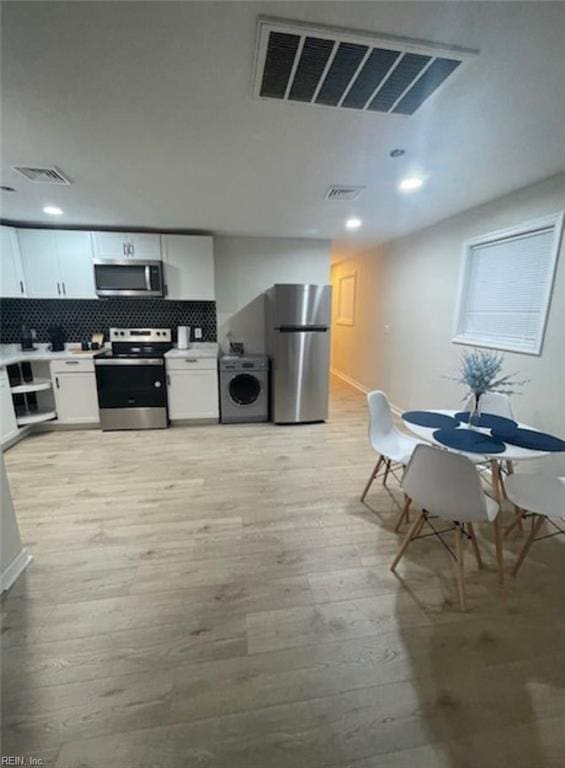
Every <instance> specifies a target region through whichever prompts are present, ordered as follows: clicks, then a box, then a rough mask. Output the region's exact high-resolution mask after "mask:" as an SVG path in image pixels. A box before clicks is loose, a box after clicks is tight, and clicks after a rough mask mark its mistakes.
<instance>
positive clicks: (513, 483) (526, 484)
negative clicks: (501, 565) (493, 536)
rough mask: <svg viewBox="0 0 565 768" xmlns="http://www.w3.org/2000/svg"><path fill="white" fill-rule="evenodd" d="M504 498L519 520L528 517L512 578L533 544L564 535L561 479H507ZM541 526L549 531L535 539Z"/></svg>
mask: <svg viewBox="0 0 565 768" xmlns="http://www.w3.org/2000/svg"><path fill="white" fill-rule="evenodd" d="M506 495H507V497H508V499H509V500H510V501H511V502H512V504H514V507H515V509H516V513H517V514H520V513H521V516H522V518H524V517H531V519H532V527H531V529H530V533H529V534H528V537H527V539H526V541H525V542H524V546H523V547H522V549H521V551H520V554H519V555H518V558H517V560H516V564H515V566H514V568H513V569H512V575H513V576H516V574H517V573H518V571H519V570H520V567H521V565H522V563H523V562H524V558H525V557H526V555H527V554H528V552H529V551H530V547H531V546H532V544H533V543H534V541H538V540H539V539H547V538H549V537H550V536H559V535H560V534H565V525H564V524H563V522H562V520H563V518H564V517H565V477H547V476H546V475H525V474H524V475H511V476H510V477H508V478H507V479H506ZM544 523H547V524H548V525H549V526H551V528H552V529H553V530H552V532H551V533H548V534H544V535H543V536H538V534H539V532H540V530H541V528H543V525H544Z"/></svg>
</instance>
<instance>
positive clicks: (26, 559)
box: [0, 549, 33, 592]
mask: <svg viewBox="0 0 565 768" xmlns="http://www.w3.org/2000/svg"><path fill="white" fill-rule="evenodd" d="M32 560H33V557H32V556H31V555H30V554H29V552H28V551H27V549H22V551H21V552H20V554H19V555H16V557H15V558H14V559H13V560H12V562H11V563H10V565H9V566H8V567H7V568H6V569H5V570H4V571H3V573H2V575H1V576H0V579H1V581H0V591H2V592H5V591H6V590H7V589H10V587H11V586H12V584H13V583H14V582H15V580H16V579H17V578H18V576H19V575H20V574H21V573H23V571H25V569H26V568H27V567H28V565H29V564H30V563H31V561H32Z"/></svg>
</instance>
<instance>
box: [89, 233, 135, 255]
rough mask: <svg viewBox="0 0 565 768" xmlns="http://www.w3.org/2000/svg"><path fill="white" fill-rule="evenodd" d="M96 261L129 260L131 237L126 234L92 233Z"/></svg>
mask: <svg viewBox="0 0 565 768" xmlns="http://www.w3.org/2000/svg"><path fill="white" fill-rule="evenodd" d="M92 243H93V246H94V258H95V259H127V258H128V248H129V244H130V243H129V235H128V234H127V233H126V232H92Z"/></svg>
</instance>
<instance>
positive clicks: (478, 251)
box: [453, 215, 563, 354]
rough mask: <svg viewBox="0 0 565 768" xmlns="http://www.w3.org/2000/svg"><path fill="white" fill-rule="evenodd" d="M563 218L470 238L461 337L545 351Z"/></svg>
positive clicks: (459, 315)
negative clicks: (545, 334)
mask: <svg viewBox="0 0 565 768" xmlns="http://www.w3.org/2000/svg"><path fill="white" fill-rule="evenodd" d="M562 218H563V217H562V215H561V216H553V217H548V218H547V219H544V220H543V221H538V222H533V223H532V224H530V225H524V226H522V227H516V228H514V229H512V230H507V231H505V232H498V233H495V234H493V235H486V236H484V237H482V238H476V239H475V240H472V241H470V242H469V243H466V245H465V249H464V259H463V274H462V282H461V289H460V296H459V305H458V311H457V319H456V330H455V337H454V339H453V340H454V341H455V342H458V343H463V344H476V345H478V346H486V347H494V348H496V349H504V350H511V351H516V352H527V353H530V354H539V353H540V352H541V347H542V343H543V333H544V328H545V321H546V316H547V311H548V308H549V301H550V296H551V288H552V284H553V277H554V273H555V266H556V261H557V252H558V249H559V242H560V237H561V228H562Z"/></svg>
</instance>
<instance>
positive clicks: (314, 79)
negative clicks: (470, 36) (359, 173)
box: [254, 18, 478, 115]
mask: <svg viewBox="0 0 565 768" xmlns="http://www.w3.org/2000/svg"><path fill="white" fill-rule="evenodd" d="M477 53H478V52H477V51H471V50H468V49H462V48H457V47H453V46H438V45H436V44H435V43H426V42H421V41H417V40H406V39H402V38H397V37H383V36H379V37H377V36H375V35H372V34H369V33H363V32H352V31H348V30H341V29H335V28H330V27H311V26H309V25H306V24H301V23H299V22H290V21H284V20H281V19H270V18H261V19H259V25H258V34H257V51H256V57H255V85H254V95H255V96H256V97H257V98H263V99H278V100H282V101H294V102H302V103H306V104H311V105H316V106H324V107H339V108H345V109H356V110H365V111H368V112H388V113H394V114H399V115H413V114H414V113H415V112H416V111H417V110H418V109H419V108H420V107H421V106H422V104H424V102H425V101H426V100H427V99H428V98H429V97H430V96H431V95H432V94H433V93H434V92H435V91H437V90H438V88H440V86H443V85H444V84H445V82H446V81H447V80H448V79H449V77H450V76H451V75H452V74H453V73H454V72H455V71H456V70H458V69H459V68H460V67H461V66H462V65H463V64H464V63H465V62H466V61H468V60H469V59H470V58H472V57H474V56H476V55H477Z"/></svg>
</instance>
